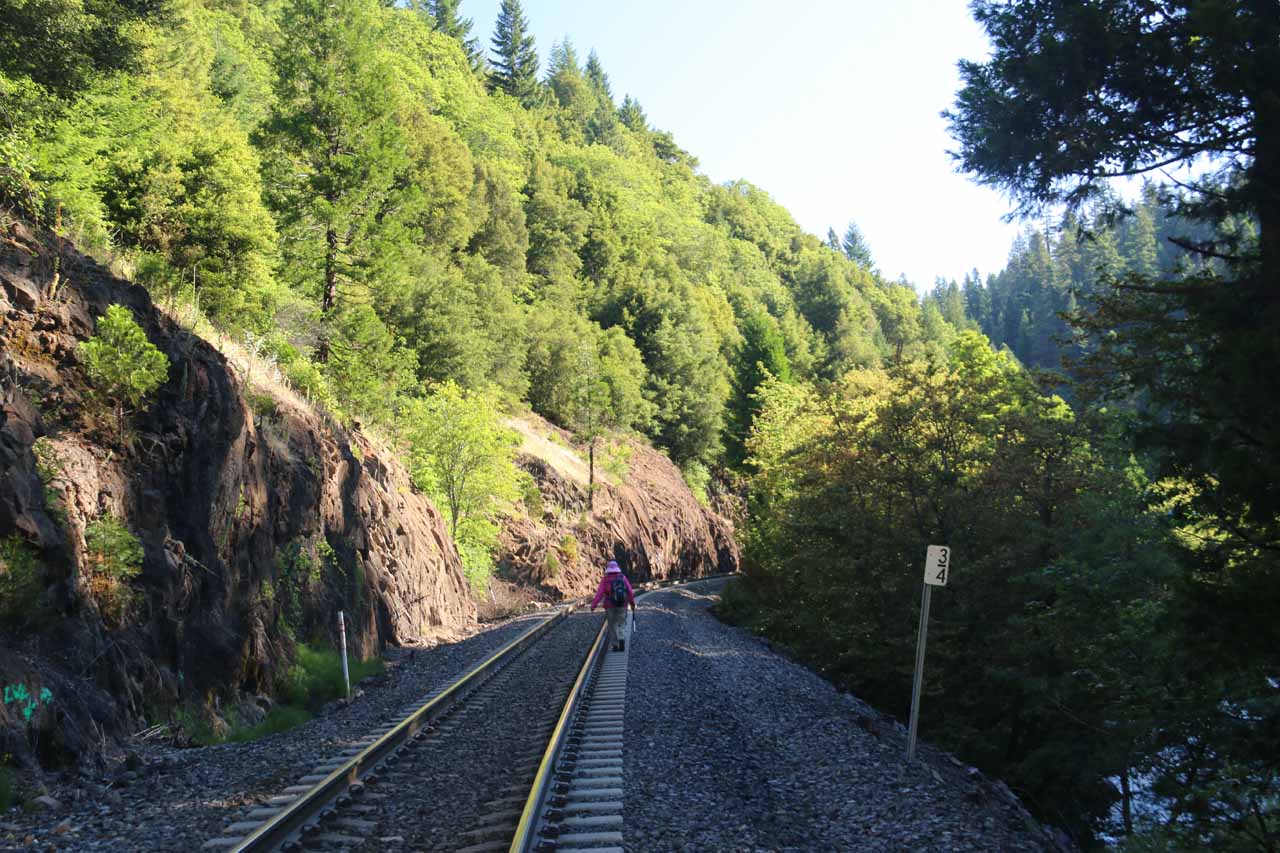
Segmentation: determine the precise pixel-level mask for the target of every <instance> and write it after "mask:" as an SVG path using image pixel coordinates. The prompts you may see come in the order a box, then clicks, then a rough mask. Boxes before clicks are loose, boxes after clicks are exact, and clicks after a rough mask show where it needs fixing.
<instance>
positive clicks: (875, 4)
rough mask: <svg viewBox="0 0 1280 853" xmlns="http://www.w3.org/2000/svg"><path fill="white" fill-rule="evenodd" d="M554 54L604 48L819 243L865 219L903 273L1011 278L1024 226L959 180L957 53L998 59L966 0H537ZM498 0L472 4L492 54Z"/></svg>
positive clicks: (537, 18) (625, 85) (662, 117)
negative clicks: (564, 43)
mask: <svg viewBox="0 0 1280 853" xmlns="http://www.w3.org/2000/svg"><path fill="white" fill-rule="evenodd" d="M522 5H523V6H524V10H525V17H526V18H527V19H528V20H529V24H530V29H531V30H532V33H533V36H534V38H535V40H536V47H537V50H538V55H539V57H540V58H541V59H542V61H543V67H544V69H545V67H546V58H547V55H548V54H549V53H550V50H551V46H552V44H553V43H554V42H556V41H559V40H561V39H563V38H564V37H565V36H566V35H567V36H568V37H569V38H570V39H571V40H572V41H573V44H574V46H575V48H577V52H578V55H579V56H580V57H581V58H582V59H583V60H584V61H585V58H586V56H587V53H588V52H589V51H590V50H591V49H592V48H595V50H596V51H597V53H598V54H599V55H600V60H601V64H602V65H603V66H604V69H605V71H606V72H607V73H608V74H609V78H610V81H611V83H612V86H613V92H614V95H615V97H616V99H617V100H618V101H619V102H621V100H622V97H623V95H624V94H627V93H630V94H631V95H633V96H634V97H636V98H637V99H638V100H639V101H640V103H641V105H642V106H643V107H644V110H645V112H646V113H647V114H648V117H649V122H650V124H651V125H652V126H654V127H656V128H659V129H662V130H668V131H670V132H671V133H672V134H673V135H674V137H675V140H676V143H677V144H679V145H680V146H681V147H682V148H684V149H685V150H687V151H689V152H690V153H692V154H693V155H694V156H695V157H697V158H698V159H699V161H700V162H701V171H702V172H703V173H704V174H706V175H707V176H708V177H710V178H711V179H712V180H714V181H717V182H725V181H733V180H737V179H739V178H743V179H746V180H748V181H750V182H751V183H752V184H755V185H756V186H758V187H760V188H761V189H763V190H765V191H766V192H768V193H769V194H770V195H771V196H772V197H773V198H774V199H776V200H777V201H778V202H779V203H781V204H782V205H783V206H785V207H786V208H787V209H788V210H790V211H791V213H792V215H793V216H794V217H795V218H796V220H797V221H798V222H799V223H800V225H801V227H802V228H804V229H805V230H806V231H809V232H810V233H813V234H816V235H818V236H819V237H824V238H825V236H826V233H827V228H828V227H829V226H834V227H835V228H836V230H837V231H838V232H840V233H843V231H844V227H845V225H846V224H847V223H848V222H849V221H850V220H851V219H852V220H854V221H856V222H857V223H858V227H859V228H860V229H861V230H862V233H863V236H864V237H865V238H866V241H867V243H868V244H869V245H870V247H871V252H872V256H873V259H874V261H875V265H876V267H878V268H879V270H880V272H881V273H882V274H883V275H885V276H886V277H888V278H891V279H894V278H897V277H898V276H899V274H905V275H906V277H907V278H908V279H909V280H910V281H912V282H913V283H914V284H915V285H916V287H917V288H918V289H920V290H922V291H923V290H927V289H929V288H931V287H932V285H933V282H934V279H935V277H936V276H943V277H945V278H948V279H951V278H954V279H957V280H958V279H960V278H961V277H962V276H963V275H964V274H965V272H966V271H968V270H971V269H974V268H977V269H978V270H979V271H980V272H981V274H982V275H983V276H984V277H985V276H986V274H987V273H991V272H999V271H1000V269H1002V268H1003V267H1004V263H1005V260H1006V259H1007V257H1008V254H1009V246H1010V243H1011V242H1012V240H1013V237H1014V234H1015V232H1016V230H1017V228H1018V226H1017V224H1016V223H1015V224H1009V223H1006V222H1004V221H1003V220H1002V217H1003V216H1004V215H1005V214H1006V213H1008V211H1009V209H1010V204H1009V202H1008V200H1007V199H1006V198H1005V197H1003V196H1002V195H1001V194H1000V193H999V192H997V191H995V190H992V189H989V188H986V187H980V186H978V185H976V184H975V183H973V182H972V181H971V180H969V179H968V178H967V177H965V176H963V175H960V174H957V173H956V172H955V170H954V165H953V163H952V161H951V159H950V157H948V155H947V151H948V150H949V149H954V148H955V143H954V142H953V140H952V139H951V138H950V136H949V135H948V134H947V129H946V121H945V120H944V119H943V118H941V116H940V115H939V113H940V112H941V111H942V110H944V109H946V108H948V107H949V106H950V105H951V104H952V103H953V101H954V99H955V93H956V91H957V90H958V89H959V86H960V82H959V72H958V70H957V68H956V63H957V61H958V60H960V59H962V58H964V59H975V60H980V59H983V58H985V57H986V55H987V52H988V44H987V39H986V36H985V34H984V33H983V31H982V29H981V28H980V27H979V26H978V25H977V24H976V23H974V21H973V19H972V18H971V17H970V16H969V12H968V8H967V4H966V3H965V2H964V0H790V2H776V0H774V2H765V0H647V2H644V3H631V2H617V0H614V2H608V0H590V2H587V0H523V4H522ZM498 7H499V0H463V2H462V3H461V7H460V11H461V13H462V15H463V16H464V17H469V18H472V19H473V20H474V22H475V27H474V29H473V34H475V35H476V36H478V37H479V38H480V40H481V44H482V45H483V46H484V47H486V48H487V47H488V46H489V38H490V36H491V35H492V33H493V23H494V19H495V18H496V16H497V13H498Z"/></svg>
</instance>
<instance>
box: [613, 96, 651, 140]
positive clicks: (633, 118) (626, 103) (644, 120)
mask: <svg viewBox="0 0 1280 853" xmlns="http://www.w3.org/2000/svg"><path fill="white" fill-rule="evenodd" d="M618 118H619V120H621V121H622V123H623V124H625V125H626V126H627V127H628V128H629V129H631V130H634V131H636V132H637V133H639V132H641V131H645V130H648V129H649V117H648V116H646V115H645V114H644V110H643V109H642V108H641V107H640V102H639V101H637V100H636V99H635V98H633V97H631V96H630V95H627V96H626V97H625V98H623V99H622V106H621V107H619V108H618Z"/></svg>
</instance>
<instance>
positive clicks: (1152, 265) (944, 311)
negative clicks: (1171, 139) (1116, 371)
mask: <svg viewBox="0 0 1280 853" xmlns="http://www.w3.org/2000/svg"><path fill="white" fill-rule="evenodd" d="M1172 189H1173V191H1172V192H1170V188H1168V187H1162V186H1160V185H1157V184H1155V183H1153V182H1150V181H1148V182H1146V183H1144V184H1143V186H1142V190H1141V193H1140V194H1139V195H1138V196H1137V198H1135V199H1133V200H1132V201H1131V202H1126V201H1124V200H1123V199H1122V198H1121V197H1120V196H1118V195H1116V194H1114V193H1113V192H1108V193H1104V194H1103V195H1102V197H1101V198H1099V199H1097V200H1095V201H1093V202H1091V203H1090V204H1089V205H1088V206H1086V207H1084V208H1083V209H1081V210H1079V211H1077V210H1067V211H1066V212H1063V213H1061V214H1059V215H1057V217H1056V218H1053V219H1050V218H1048V217H1046V219H1045V220H1044V221H1043V223H1042V224H1041V225H1040V226H1038V227H1037V226H1034V225H1032V226H1028V227H1026V228H1025V229H1024V230H1023V232H1022V233H1021V234H1020V235H1019V236H1018V238H1017V240H1016V241H1015V242H1014V244H1013V245H1012V246H1011V247H1010V249H1009V261H1008V264H1007V265H1006V266H1005V268H1004V269H1003V270H1001V271H1000V272H999V273H996V274H992V275H988V276H987V277H986V279H985V280H984V279H982V278H981V276H980V275H979V274H978V272H977V271H976V270H975V271H974V272H972V273H970V274H969V275H967V276H965V278H964V280H963V281H962V282H955V281H938V282H936V283H935V286H934V288H933V290H932V292H931V293H930V294H929V295H928V296H927V297H926V299H925V309H924V310H925V311H926V312H927V313H930V312H932V311H934V310H936V311H938V313H940V314H941V315H942V316H943V317H944V318H946V320H947V321H948V322H949V323H951V324H952V325H953V326H955V327H957V328H963V327H965V326H966V325H976V327H977V328H978V329H980V330H981V331H982V333H983V334H984V335H986V336H987V338H988V339H989V340H990V341H991V343H992V344H993V345H994V346H996V347H997V348H999V347H1007V348H1008V349H1009V351H1010V352H1012V353H1013V354H1014V355H1015V356H1016V357H1017V358H1018V360H1019V361H1020V362H1021V363H1022V364H1023V365H1025V366H1026V367H1028V368H1032V369H1047V370H1056V371H1063V370H1064V368H1065V365H1064V359H1066V360H1067V361H1072V360H1078V359H1079V358H1080V356H1082V355H1083V354H1084V353H1085V352H1086V351H1087V350H1088V348H1089V346H1090V343H1089V341H1088V337H1087V336H1086V335H1081V334H1078V333H1077V332H1076V331H1075V330H1074V329H1073V327H1072V323H1071V321H1072V320H1073V319H1076V320H1080V319H1082V318H1083V317H1084V316H1086V314H1087V313H1088V310H1089V308H1090V307H1091V306H1092V305H1093V303H1094V300H1095V299H1096V298H1097V297H1098V296H1099V295H1101V294H1103V293H1105V292H1106V289H1107V285H1108V283H1110V282H1113V281H1115V280H1116V279H1119V278H1123V277H1124V276H1127V275H1132V276H1141V277H1144V278H1148V279H1156V278H1162V277H1167V276H1174V275H1185V274H1187V273H1188V272H1191V271H1197V270H1212V271H1214V272H1215V274H1219V275H1221V274H1224V273H1225V272H1226V266H1225V264H1224V259H1223V258H1218V257H1214V256H1212V255H1206V254H1203V253H1198V252H1195V251H1194V250H1193V248H1194V246H1196V245H1198V244H1200V243H1203V242H1204V241H1207V240H1212V239H1215V238H1216V239H1218V240H1226V239H1231V240H1237V241H1239V240H1243V241H1248V240H1256V239H1257V227H1256V224H1255V223H1254V222H1253V221H1252V220H1251V219H1250V218H1248V217H1246V216H1239V215H1233V216H1228V217H1224V218H1223V219H1222V220H1221V221H1220V222H1218V223H1216V227H1207V226H1206V225H1205V224H1204V223H1203V222H1200V221H1197V220H1195V219H1191V218H1187V217H1185V216H1182V215H1180V214H1179V210H1180V208H1181V207H1182V206H1183V205H1185V204H1186V203H1187V202H1188V200H1189V197H1188V195H1187V194H1186V193H1182V192H1179V191H1178V190H1177V188H1176V187H1175V188H1172ZM931 306H932V307H931ZM1077 325H1079V324H1077Z"/></svg>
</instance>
